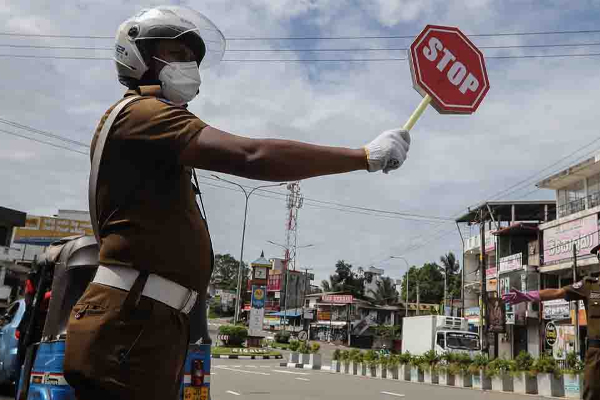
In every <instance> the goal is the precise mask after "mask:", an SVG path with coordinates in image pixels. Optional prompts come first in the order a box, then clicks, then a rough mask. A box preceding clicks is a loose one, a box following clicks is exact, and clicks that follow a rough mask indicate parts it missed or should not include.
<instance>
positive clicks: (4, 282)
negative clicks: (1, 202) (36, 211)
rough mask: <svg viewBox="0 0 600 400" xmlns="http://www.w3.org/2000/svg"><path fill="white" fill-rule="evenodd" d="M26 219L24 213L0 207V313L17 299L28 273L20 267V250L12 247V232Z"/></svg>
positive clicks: (21, 255)
mask: <svg viewBox="0 0 600 400" xmlns="http://www.w3.org/2000/svg"><path fill="white" fill-rule="evenodd" d="M26 218H27V214H25V213H24V212H21V211H17V210H12V209H10V208H5V207H0V311H3V310H5V309H6V308H7V306H8V305H9V304H10V303H11V302H12V301H13V300H14V299H15V298H17V296H18V294H19V288H20V287H21V283H22V282H23V281H24V275H25V274H26V273H27V271H29V268H28V267H26V266H22V265H20V262H22V260H23V254H22V252H21V250H20V249H19V248H17V247H13V246H12V237H13V234H14V231H15V229H17V228H19V227H22V226H25V221H26Z"/></svg>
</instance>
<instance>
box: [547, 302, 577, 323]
mask: <svg viewBox="0 0 600 400" xmlns="http://www.w3.org/2000/svg"><path fill="white" fill-rule="evenodd" d="M542 305H543V310H542V318H543V319H550V320H556V319H558V320H560V319H568V318H571V310H570V306H569V302H568V301H566V300H563V299H558V300H549V301H544V302H542Z"/></svg>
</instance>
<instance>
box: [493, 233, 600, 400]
mask: <svg viewBox="0 0 600 400" xmlns="http://www.w3.org/2000/svg"><path fill="white" fill-rule="evenodd" d="M599 249H600V245H598V246H596V247H594V248H593V249H592V250H591V253H592V254H596V256H597V257H598V260H599V261H600V253H598V250H599ZM502 299H503V300H504V301H505V302H507V303H509V304H518V303H522V302H532V301H535V302H540V301H547V300H556V299H565V300H567V301H574V300H583V302H584V304H585V309H586V313H587V316H588V319H587V321H588V325H587V333H588V337H587V352H586V355H585V371H584V377H583V381H584V382H583V385H584V386H583V398H584V400H598V399H600V282H599V281H598V278H597V277H592V276H586V277H585V278H583V280H581V281H579V282H575V283H573V284H572V285H568V286H565V287H563V288H561V289H544V290H539V291H537V290H535V291H531V292H520V291H518V290H514V289H513V290H511V292H510V293H507V294H504V295H503V296H502Z"/></svg>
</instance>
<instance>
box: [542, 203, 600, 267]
mask: <svg viewBox="0 0 600 400" xmlns="http://www.w3.org/2000/svg"><path fill="white" fill-rule="evenodd" d="M573 244H575V246H576V249H577V257H578V258H580V259H582V258H588V257H593V255H590V250H591V249H592V247H594V246H596V245H597V244H598V215H597V214H592V215H588V216H587V217H584V218H579V219H576V220H573V221H569V222H565V223H564V224H560V225H557V226H554V227H552V228H548V229H545V230H544V253H543V254H544V264H555V263H558V262H560V261H562V260H568V259H571V258H572V257H573Z"/></svg>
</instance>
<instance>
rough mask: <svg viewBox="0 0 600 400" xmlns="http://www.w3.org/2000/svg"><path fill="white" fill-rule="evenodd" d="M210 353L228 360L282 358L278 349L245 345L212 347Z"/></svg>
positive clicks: (213, 356)
mask: <svg viewBox="0 0 600 400" xmlns="http://www.w3.org/2000/svg"><path fill="white" fill-rule="evenodd" d="M211 353H212V358H225V359H230V360H231V359H233V360H278V359H282V358H283V356H282V355H281V353H280V352H278V351H273V350H268V349H254V348H246V347H213V348H212V349H211Z"/></svg>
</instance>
